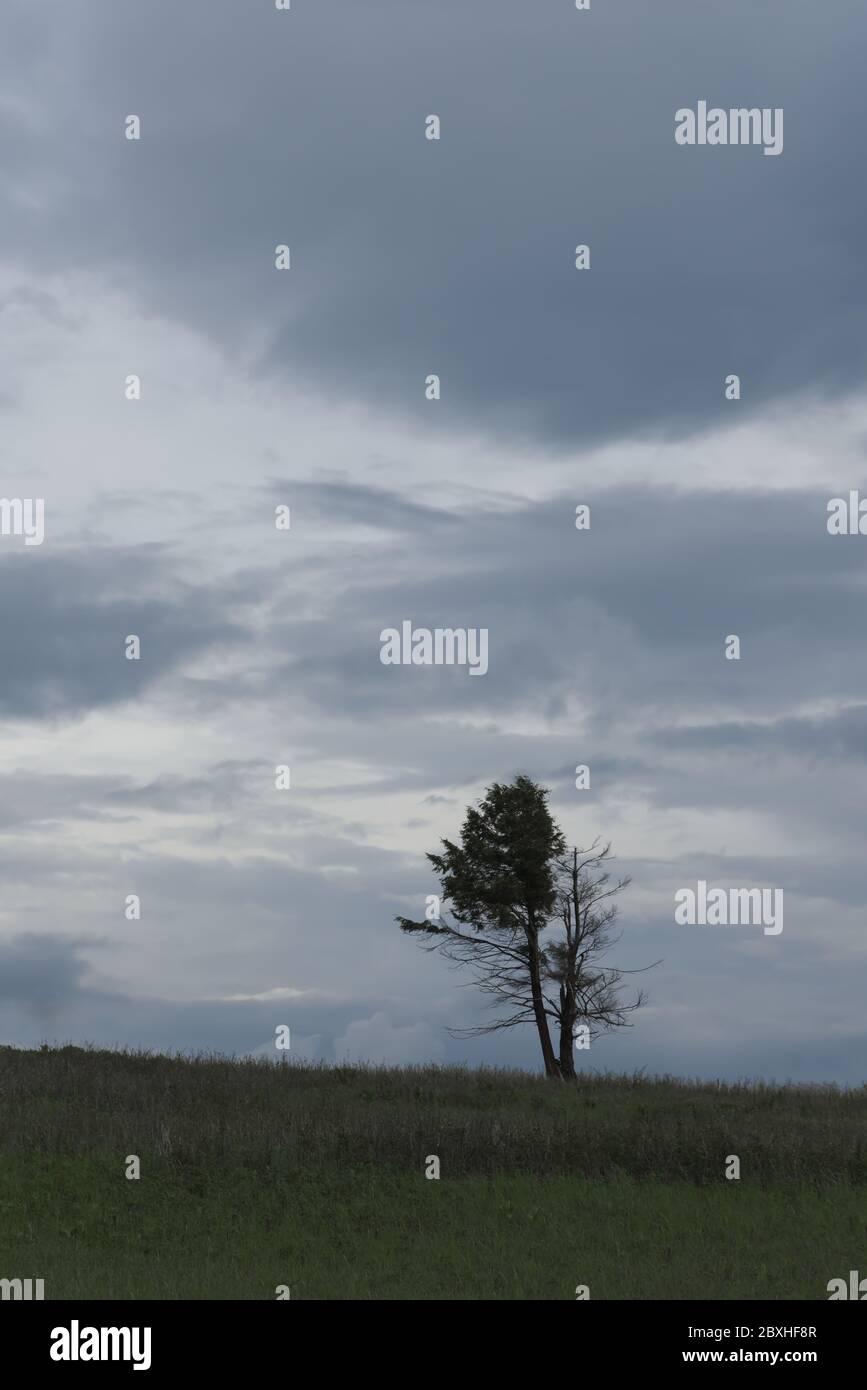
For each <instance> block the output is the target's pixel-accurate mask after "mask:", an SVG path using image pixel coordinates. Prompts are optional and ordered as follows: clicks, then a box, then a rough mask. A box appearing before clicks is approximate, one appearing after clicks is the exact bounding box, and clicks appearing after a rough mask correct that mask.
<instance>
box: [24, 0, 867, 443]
mask: <svg viewBox="0 0 867 1390" xmlns="http://www.w3.org/2000/svg"><path fill="white" fill-rule="evenodd" d="M28 9H29V6H26V5H20V4H19V5H18V6H13V18H12V22H11V25H10V29H9V31H8V33H7V42H6V43H5V44H4V49H5V64H6V67H7V73H8V78H9V81H10V87H11V90H12V92H14V93H19V94H21V96H22V100H23V99H25V98H28V97H29V98H31V99H32V94H33V91H34V90H35V89H36V87H37V86H38V88H39V91H40V93H41V95H40V98H39V101H40V105H39V108H38V119H37V120H36V121H35V123H34V121H33V120H29V119H28V117H27V115H26V114H25V112H24V111H22V110H21V109H19V107H18V106H16V104H15V103H14V102H12V103H10V105H9V106H8V107H7V109H6V111H5V113H4V150H5V151H6V155H7V159H8V178H7V183H6V196H5V199H4V202H5V206H4V208H3V216H4V240H5V243H6V246H7V248H8V252H9V254H10V255H13V256H17V258H18V259H19V260H20V261H21V262H22V263H24V262H28V263H30V264H31V265H33V264H35V265H38V266H39V267H40V268H44V267H46V266H53V267H55V268H59V269H62V270H64V271H66V270H69V269H72V268H75V267H82V268H87V269H91V268H98V270H99V271H100V273H101V274H102V275H103V276H104V277H106V278H107V279H109V280H111V281H113V282H114V283H116V284H118V285H119V286H121V287H122V288H124V289H125V290H128V291H130V292H132V293H133V294H134V295H138V296H140V297H141V298H142V299H143V301H144V302H146V303H147V305H148V307H149V308H150V307H155V308H158V309H159V310H160V311H161V312H163V313H166V314H169V315H172V316H180V317H183V318H185V319H187V320H188V321H190V322H192V323H195V324H197V325H199V326H201V327H204V328H206V329H207V330H208V331H209V332H212V333H213V334H214V335H215V336H216V337H217V338H218V339H219V340H220V341H221V342H222V343H223V344H224V345H225V346H226V347H227V348H232V347H233V346H235V345H237V343H238V342H240V343H241V344H242V345H243V344H244V343H246V342H247V340H248V330H249V331H250V332H254V333H255V334H256V335H257V340H258V341H261V336H262V334H265V335H267V337H268V340H269V346H268V348H267V350H266V351H265V353H264V355H263V357H262V360H261V362H260V368H261V370H263V371H267V372H270V373H273V375H274V376H275V378H277V379H280V380H283V379H289V378H291V379H292V380H298V377H299V374H304V375H306V376H308V377H309V378H311V379H312V380H313V381H314V382H316V383H318V384H320V385H323V386H326V387H328V388H330V389H332V390H334V391H336V392H339V393H341V395H342V396H347V395H348V396H352V397H356V398H358V399H360V400H362V401H364V402H365V403H367V404H369V405H372V406H375V407H377V408H380V409H382V408H384V409H385V410H387V411H400V410H412V409H414V408H417V410H418V412H420V418H421V419H423V421H424V423H425V426H426V427H427V428H428V429H431V430H436V429H437V428H441V427H443V426H446V427H447V426H448V425H449V424H453V423H459V422H466V421H469V422H470V423H474V424H481V425H483V426H485V427H487V428H489V429H492V430H494V431H499V432H503V433H508V434H509V435H511V436H513V435H514V434H515V433H519V434H526V435H528V436H530V437H534V438H536V439H537V440H540V441H544V442H547V443H551V444H557V445H560V444H564V445H570V444H574V443H577V442H581V441H586V440H587V439H591V438H597V437H600V436H611V435H624V434H630V433H634V432H638V431H651V432H661V433H663V434H666V435H678V434H682V433H683V432H685V431H688V430H689V429H691V428H692V427H694V426H697V425H700V424H703V423H706V422H707V421H709V420H711V419H712V418H714V417H716V416H720V415H721V414H722V413H723V412H727V414H726V415H725V418H726V419H729V420H730V419H731V418H732V412H733V411H738V410H747V409H749V408H751V407H752V406H755V405H758V404H761V403H762V402H766V401H768V400H770V399H773V398H776V397H779V396H781V395H782V396H786V395H789V394H793V393H798V392H802V391H804V390H809V391H813V390H815V391H819V392H827V391H836V390H842V389H844V388H846V387H848V386H851V385H853V384H854V383H857V382H860V380H862V378H863V374H864V370H865V367H867V339H865V336H864V334H863V331H862V326H861V321H860V315H859V313H858V312H857V309H856V307H855V306H857V305H858V304H859V303H861V302H862V301H863V298H864V293H865V288H867V285H865V275H867V272H865V269H864V259H863V256H862V254H861V231H860V229H861V226H862V224H863V220H864V216H863V214H864V211H865V194H864V191H863V188H862V186H861V182H860V181H859V180H858V179H857V178H853V174H852V171H853V169H857V168H859V167H860V165H861V155H862V151H863V110H862V94H861V89H862V71H861V63H860V58H859V51H860V40H859V35H860V32H861V24H862V20H863V10H862V7H861V4H860V0H826V3H824V4H821V5H818V4H815V3H813V0H773V2H772V3H768V4H764V5H761V6H757V5H756V4H755V3H754V0H730V2H729V3H727V4H725V5H718V6H696V4H695V3H694V0H660V3H657V4H653V5H648V4H647V3H646V0H623V3H619V4H617V5H605V4H600V5H597V6H594V7H593V10H592V12H588V13H586V14H581V13H578V12H576V11H575V9H574V7H572V6H571V5H569V4H568V3H564V0H557V2H556V3H555V0H535V3H533V4H532V5H530V4H528V3H526V0H474V3H473V4H471V5H470V4H466V3H464V2H463V0H462V3H458V2H457V0H440V3H437V4H434V5H431V4H426V3H421V0H418V3H409V0H406V2H405V3H400V4H397V3H390V2H389V0H379V3H377V4H366V3H359V0H317V3H316V4H315V5H309V6H298V7H293V10H292V11H291V12H286V13H278V12H277V11H275V10H274V9H273V7H272V6H270V5H269V4H267V3H263V4H261V5H255V6H253V5H250V4H248V3H246V0H185V3H184V4H183V5H178V4H177V3H175V0H150V3H148V4H147V5H142V4H140V3H138V0H114V3H113V4H112V5H110V6H106V5H104V4H101V3H97V2H96V0H88V2H87V3H85V0H82V3H80V4H78V5H76V6H75V7H72V8H70V9H69V10H68V11H64V12H60V11H57V10H52V12H51V16H50V20H49V18H48V16H47V15H45V16H43V17H42V18H41V20H40V19H38V18H35V17H34V16H33V15H32V14H28V13H27V11H28ZM699 99H707V100H708V101H709V103H710V104H711V105H714V104H718V105H721V106H723V107H726V108H727V107H729V106H741V105H746V106H758V107H773V108H776V107H782V108H783V109H784V112H785V125H784V132H785V137H784V150H783V153H782V154H781V155H780V156H778V157H775V158H767V157H765V156H764V155H763V153H762V150H761V149H759V148H752V147H750V148H732V147H720V148H707V147H706V148H685V147H678V146H677V145H676V144H675V141H674V113H675V111H676V110H677V109H678V108H680V107H683V106H692V107H694V106H695V104H696V102H697V101H698V100H699ZM19 105H20V103H19ZM25 106H26V102H25ZM129 113H135V114H137V115H139V116H140V117H141V119H142V125H143V138H142V140H141V141H140V142H139V143H137V144H136V143H132V142H128V141H126V140H125V139H124V138H123V133H122V132H123V121H124V118H125V117H126V116H127V114H129ZM430 113H436V114H438V115H439V116H440V117H441V119H442V123H443V127H442V139H441V141H440V142H439V143H436V142H429V141H426V140H425V139H424V137H423V123H424V119H425V117H426V116H427V115H428V114H430ZM46 132H47V135H46ZM40 133H41V134H42V136H43V138H41V139H40V138H39V134H40ZM282 242H286V243H288V244H289V245H290V246H291V248H292V254H293V269H292V270H291V271H290V272H289V273H288V274H285V275H280V274H278V272H277V271H276V270H275V269H274V267H273V249H274V247H275V245H277V244H278V243H282ZM579 242H581V243H583V242H586V243H588V244H590V246H591V252H592V269H591V270H590V271H589V272H581V273H579V272H577V271H576V270H575V269H574V267H573V260H574V249H573V248H574V247H575V246H576V244H578V243H579ZM431 372H436V373H439V374H440V375H441V376H442V378H443V393H444V394H443V400H442V401H441V402H439V403H438V404H437V405H433V406H432V405H430V404H428V403H425V402H424V400H423V381H424V378H425V377H426V375H427V374H428V373H431ZM729 372H737V373H739V374H740V375H741V377H742V379H743V383H744V396H743V401H742V403H741V405H740V406H732V405H731V404H728V403H726V402H725V401H724V399H723V379H724V377H725V375H726V374H727V373H729Z"/></svg>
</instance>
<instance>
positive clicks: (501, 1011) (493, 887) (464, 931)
mask: <svg viewBox="0 0 867 1390" xmlns="http://www.w3.org/2000/svg"><path fill="white" fill-rule="evenodd" d="M547 798H548V793H547V791H546V790H545V788H544V787H540V786H539V785H538V784H537V783H535V782H533V781H532V779H531V778H529V777H527V776H525V775H523V774H521V775H519V776H517V777H516V778H515V780H514V781H513V782H511V783H509V784H502V783H499V782H495V783H494V785H493V786H491V787H489V788H488V790H487V792H486V794H485V796H484V798H483V800H482V801H481V802H480V803H479V805H478V807H470V808H469V809H468V811H467V813H466V816H465V818H464V823H463V826H462V827H461V835H460V843H459V844H453V843H452V842H451V841H450V840H443V841H442V846H443V853H442V854H429V855H428V856H427V857H428V859H429V861H430V863H431V864H432V865H433V867H434V869H435V870H436V872H437V875H438V876H439V880H440V883H441V886H442V896H443V903H446V902H448V903H449V906H450V909H451V913H450V915H451V917H452V919H453V921H447V920H446V919H445V917H444V916H443V914H442V912H441V913H440V915H439V916H438V917H434V918H432V919H426V920H425V921H423V922H417V921H414V920H412V919H411V918H408V917H398V918H397V919H396V920H397V921H398V922H399V924H400V927H401V930H402V931H405V932H411V933H415V934H418V935H421V936H423V937H425V938H426V941H427V945H428V949H429V950H438V951H440V952H441V954H442V955H444V956H445V957H446V958H447V959H448V960H450V961H452V962H454V963H455V964H456V965H466V966H469V967H470V969H471V970H472V972H473V975H474V978H475V982H476V984H477V985H478V988H479V989H480V990H481V992H482V993H483V994H486V995H488V996H490V999H491V1004H492V1007H493V1008H495V1009H496V1010H497V1017H496V1018H495V1019H493V1020H492V1021H491V1022H489V1023H483V1024H479V1025H477V1026H476V1027H472V1028H464V1029H455V1030H453V1031H454V1033H455V1034H456V1036H460V1037H478V1036H480V1035H482V1034H485V1033H493V1032H497V1031H498V1030H499V1029H502V1028H514V1027H516V1026H517V1025H519V1024H523V1023H533V1024H535V1027H536V1031H537V1033H538V1035H539V1044H540V1047H541V1049H542V1060H543V1062H544V1065H545V1074H546V1076H549V1077H557V1078H566V1077H573V1076H574V1075H575V1064H574V1045H575V1039H576V1036H577V1034H578V1030H579V1028H580V1027H581V1025H586V1027H587V1030H588V1037H589V1038H591V1039H592V1038H593V1037H594V1036H597V1035H598V1034H600V1033H603V1032H608V1031H610V1030H611V1029H614V1028H622V1027H626V1026H628V1015H629V1014H631V1013H632V1012H634V1010H635V1009H637V1008H640V1007H641V1005H642V1004H643V1003H644V994H643V993H642V991H640V990H639V991H638V993H637V995H636V997H635V999H634V1000H632V1001H631V1002H628V1003H623V1002H622V1001H621V999H620V997H619V989H620V984H621V981H622V977H623V975H624V974H628V973H632V972H628V971H623V970H618V969H616V968H614V967H603V966H601V965H600V964H599V958H600V957H601V956H602V955H603V954H604V952H606V951H607V950H608V949H609V948H610V947H611V946H612V945H613V944H614V942H615V941H616V940H618V939H619V938H618V937H614V936H613V935H612V933H611V930H610V928H611V926H612V923H613V922H614V920H615V918H616V916H617V906H616V904H615V903H613V902H612V901H611V900H612V899H613V898H614V897H615V896H616V894H618V893H620V892H621V891H622V890H623V889H624V888H625V887H626V886H627V884H628V883H629V879H628V878H623V879H618V880H617V881H615V882H612V881H611V876H610V874H609V873H608V871H607V868H606V860H607V859H608V857H609V855H610V851H611V846H610V844H609V845H605V846H604V847H603V848H601V849H600V848H599V841H598V840H596V841H594V843H593V844H592V845H591V846H590V848H589V849H588V850H581V849H577V848H576V849H573V850H572V851H571V852H569V853H567V851H566V841H565V838H564V836H563V832H562V831H561V830H560V827H559V826H558V825H557V823H556V821H555V820H554V818H553V816H552V815H551V813H550V811H549V810H548V805H547ZM552 933H556V935H553V936H552ZM648 968H650V967H648ZM549 1020H554V1021H555V1022H556V1024H557V1026H558V1027H559V1033H560V1038H559V1053H560V1055H559V1060H558V1057H557V1055H556V1054H555V1052H554V1048H553V1045H552V1042H551V1033H550V1027H549Z"/></svg>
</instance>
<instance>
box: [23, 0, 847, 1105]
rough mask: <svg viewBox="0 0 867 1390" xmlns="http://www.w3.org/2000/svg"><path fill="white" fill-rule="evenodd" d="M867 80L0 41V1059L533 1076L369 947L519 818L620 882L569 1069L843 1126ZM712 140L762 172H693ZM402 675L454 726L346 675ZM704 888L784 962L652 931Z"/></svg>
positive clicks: (496, 1)
mask: <svg viewBox="0 0 867 1390" xmlns="http://www.w3.org/2000/svg"><path fill="white" fill-rule="evenodd" d="M865 40H867V13H865V10H864V6H863V0H823V3H822V4H818V3H813V0H730V3H727V4H725V5H714V6H709V5H697V4H696V3H695V0H654V3H653V4H650V3H649V0H592V6H591V9H590V11H588V12H578V11H576V10H575V8H574V5H573V4H572V3H571V0H532V3H531V0H472V3H468V0H293V3H292V7H291V10H290V11H278V10H276V8H275V7H274V5H273V3H272V0H183V3H178V0H148V3H146V4H142V3H140V0H112V2H111V4H110V5H107V4H105V3H104V0H76V3H75V4H74V5H56V4H55V5H48V6H44V5H39V4H36V3H34V0H7V7H6V15H5V17H4V42H3V45H2V47H0V79H2V80H0V147H2V150H3V159H4V164H5V167H4V170H3V178H2V181H0V199H2V209H0V212H2V234H0V421H2V439H3V451H2V462H3V468H2V484H0V490H2V493H3V495H4V496H5V497H7V498H19V497H20V498H37V497H40V498H44V499H45V539H44V542H43V543H42V544H41V545H31V546H28V545H25V544H24V539H23V537H21V536H15V535H2V536H0V581H2V602H0V644H2V648H0V649H2V656H3V660H2V666H0V718H2V741H0V874H2V888H3V892H2V899H0V1042H10V1043H17V1044H22V1045H34V1044H35V1043H37V1042H39V1041H41V1040H49V1041H55V1040H57V1041H66V1040H73V1041H79V1042H80V1041H84V1040H89V1041H92V1042H96V1043H100V1044H106V1045H116V1044H129V1045H136V1046H150V1047H157V1048H182V1049H187V1048H209V1049H219V1050H224V1051H230V1052H237V1053H242V1052H243V1053H245V1052H257V1051H259V1052H261V1053H262V1055H273V1038H274V1033H275V1028H276V1027H277V1026H278V1025H282V1024H288V1025H289V1026H290V1027H291V1030H292V1040H293V1051H294V1054H295V1055H297V1056H305V1057H321V1058H325V1059H328V1060H334V1059H341V1058H346V1057H348V1058H351V1059H354V1060H360V1059H368V1060H372V1061H387V1062H394V1063H397V1062H405V1061H410V1062H422V1061H426V1060H439V1061H446V1060H454V1061H461V1060H466V1061H468V1062H470V1063H472V1064H476V1063H479V1062H486V1063H489V1064H496V1063H502V1064H509V1065H521V1066H527V1067H530V1068H533V1069H536V1068H537V1067H538V1064H539V1059H538V1056H537V1053H538V1042H537V1040H536V1039H535V1036H534V1035H532V1034H530V1033H520V1032H513V1033H507V1034H500V1035H496V1036H494V1037H492V1038H488V1039H486V1040H482V1041H455V1040H453V1039H452V1038H451V1037H450V1036H449V1034H448V1032H447V1029H448V1028H449V1027H456V1026H461V1025H465V1024H468V1023H472V1022H475V1021H478V1019H479V1018H480V1017H481V1015H480V1012H479V1001H478V999H477V997H476V996H475V995H474V994H473V992H472V991H471V990H469V989H461V988H458V979H457V977H456V976H455V975H454V974H453V973H451V972H450V971H448V970H447V969H445V968H444V966H443V965H442V964H440V963H439V961H438V960H437V958H436V957H433V956H430V955H426V954H424V953H423V952H421V951H420V950H419V949H418V947H417V946H416V945H415V944H414V943H413V942H412V941H411V940H410V939H408V938H407V937H404V936H402V935H401V934H400V932H399V931H398V929H397V927H396V926H395V924H394V920H393V919H394V917H395V915H396V914H398V913H401V914H406V915H409V916H421V915H422V914H423V912H424V905H425V897H426V895H427V894H429V893H433V892H435V891H436V888H437V884H436V881H435V880H434V879H433V878H432V876H431V872H430V868H429V865H428V864H427V861H426V859H425V853H426V852H427V851H432V850H436V849H437V847H438V842H439V839H440V837H441V836H443V835H449V836H451V837H454V836H455V835H456V834H457V832H458V829H459V826H460V822H461V820H462V818H463V814H464V811H465V808H466V806H467V805H468V804H469V803H471V802H473V801H475V800H476V799H478V798H479V797H480V796H481V795H483V793H484V789H485V787H486V786H487V785H489V784H490V783H491V782H492V781H494V780H498V781H503V780H508V779H509V778H511V777H512V776H513V775H514V774H515V773H516V772H519V771H524V772H527V773H529V775H531V776H532V777H534V778H536V779H537V780H539V781H541V782H543V783H544V784H545V785H546V786H548V787H549V788H550V789H551V805H552V809H553V810H554V812H555V814H556V816H557V818H558V820H559V821H560V823H561V824H562V826H563V828H564V831H565V832H566V834H567V836H568V837H569V839H570V841H572V842H577V843H579V844H586V843H587V842H588V841H589V840H592V839H593V837H594V836H595V835H596V834H599V835H601V836H603V838H605V839H610V840H612V841H613V845H614V850H615V852H616V853H617V855H618V867H619V868H620V869H621V870H622V871H623V872H624V873H629V874H631V876H632V879H633V883H632V886H631V887H630V888H629V890H628V893H627V894H626V895H625V896H624V899H623V904H622V923H621V925H622V927H623V938H622V941H621V943H620V946H619V947H618V949H617V952H616V953H615V956H614V959H613V963H616V964H620V965H623V966H627V967H630V966H639V965H643V964H646V963H648V962H649V961H652V960H656V959H660V958H661V959H662V962H663V963H662V964H661V965H660V966H658V967H657V968H656V969H655V970H654V971H653V972H652V974H651V975H649V976H646V977H644V982H645V984H646V987H647V990H648V993H649V1002H648V1005H647V1007H646V1008H645V1009H644V1010H643V1011H642V1012H641V1013H640V1014H638V1015H636V1017H635V1026H634V1027H633V1028H632V1029H631V1030H630V1031H629V1032H628V1033H626V1034H624V1035H622V1036H620V1037H618V1038H616V1039H610V1040H607V1041H606V1040H602V1041H598V1042H596V1043H594V1045H593V1049H592V1052H591V1054H589V1055H588V1054H586V1053H579V1054H578V1056H579V1059H580V1060H581V1061H582V1063H584V1064H586V1065H590V1066H592V1067H594V1068H600V1069H607V1068H611V1069H614V1070H632V1069H633V1068H638V1067H643V1068H646V1069H647V1070H648V1071H651V1072H656V1071H671V1072H676V1073H678V1074H682V1075H701V1076H710V1077H716V1076H720V1077H729V1078H735V1077H743V1076H748V1077H758V1076H765V1077H774V1078H777V1079H785V1078H787V1077H791V1078H793V1079H804V1080H821V1079H825V1080H837V1081H841V1082H851V1083H857V1082H860V1081H862V1080H863V1079H864V1072H863V1058H864V1055H865V1043H867V1022H865V1012H864V1000H865V997H867V931H865V913H864V902H865V895H867V856H865V849H864V847H865V828H867V827H865V807H867V790H865V771H867V643H865V635H867V631H865V618H864V613H865V602H867V585H865V566H867V537H862V536H848V537H831V536H830V535H829V534H828V531H827V527H826V521H827V505H828V502H829V500H830V499H831V498H832V497H836V496H844V497H848V494H849V491H850V490H854V489H859V488H862V489H865V490H867V392H865V389H864V380H865V370H867V333H865V314H864V307H865V300H867V283H865V279H867V275H865V262H864V255H863V247H864V225H865V211H867V206H865V205H867V194H865V187H864V180H863V177H861V171H862V170H863V162H864V123H863V117H864V102H863V55H864V51H865V48H864V46H865ZM704 100H706V101H707V102H708V104H709V105H710V106H719V107H722V108H725V109H728V108H730V107H740V106H746V107H759V108H771V109H777V108H782V109H783V110H784V113H785V124H784V131H785V138H784V149H783V152H782V154H781V155H779V156H778V157H774V158H767V157H765V156H764V154H763V151H762V149H761V148H760V147H752V146H741V147H733V146H728V147H709V146H704V147H697V146H696V147H685V146H679V145H678V144H677V143H676V142H675V139H674V130H675V112H676V111H677V110H678V109H679V108H684V107H691V108H696V107H697V104H698V102H699V101H704ZM431 114H436V115H438V116H439V118H440V122H441V132H440V134H441V138H440V139H439V140H438V141H432V140H427V139H426V138H425V121H426V118H427V117H428V116H429V115H431ZM130 115H137V116H138V117H139V118H140V123H141V138H140V139H139V140H128V139H127V138H125V124H126V122H127V118H128V117H129V116H130ZM281 244H286V245H288V246H289V247H290V250H291V269H290V270H288V271H278V270H277V269H276V267H275V247H276V246H278V245H281ZM578 244H587V245H589V246H590V248H591V265H590V269H588V270H583V271H578V270H576V268H575V248H576V245H578ZM434 373H435V374H437V375H438V376H439V377H440V379H441V399H440V400H438V401H429V400H427V399H426V398H425V380H426V378H427V377H428V376H429V375H431V374H434ZM732 373H736V374H737V375H738V376H739V377H740V381H741V396H740V399H739V400H728V399H726V393H725V380H726V377H727V376H728V375H729V374H732ZM130 374H136V375H138V376H139V377H140V379H141V399H140V400H138V401H130V400H127V399H126V396H125V383H126V380H127V377H128V376H129V375H130ZM579 503H585V504H588V505H589V506H590V507H591V517H592V520H591V527H590V529H589V530H588V531H577V530H576V529H575V524H574V523H575V508H576V505H578V504H579ZM281 504H284V505H288V506H290V507H291V530H289V531H278V530H277V529H276V527H275V508H276V507H278V506H279V505H281ZM405 619H409V620H411V621H412V622H413V624H415V625H419V626H424V627H428V628H431V629H433V628H436V627H452V628H486V629H487V630H488V633H489V669H488V671H487V673H486V674H485V675H484V676H483V677H479V678H471V677H470V676H469V673H468V671H467V670H466V669H460V668H448V667H442V666H440V667H437V666H431V667H409V668H406V667H390V666H384V665H383V664H382V663H381V662H380V660H379V655H380V640H379V635H380V632H381V630H382V629H383V628H385V627H400V624H401V622H402V621H403V620H405ZM128 634H137V635H139V636H140V638H141V659H140V660H139V661H128V660H126V658H125V654H124V644H125V639H126V637H127V635H128ZM729 634H737V635H738V636H739V637H740V639H741V659H740V661H728V660H726V659H725V656H724V644H725V639H726V637H727V636H728V635H729ZM279 764H287V765H289V766H290V767H291V780H292V785H291V789H290V790H288V791H278V790H276V789H275V767H276V766H277V765H279ZM577 764H588V765H589V766H590V768H591V787H590V790H589V791H578V790H576V789H575V785H574V782H575V767H576V765H577ZM699 879H704V880H706V881H708V882H709V883H711V884H712V885H715V886H716V885H719V886H722V887H725V888H729V887H741V888H748V887H753V886H768V887H777V888H780V889H782V890H784V894H785V926H784V930H783V932H782V933H781V934H779V935H776V936H772V935H765V934H764V933H763V932H762V930H761V927H760V926H759V927H756V926H741V927H728V928H722V927H713V926H701V925H696V926H691V927H686V926H679V925H677V924H676V923H675V921H674V906H675V897H674V895H675V893H676V892H677V890H678V889H680V888H683V887H688V886H690V885H692V886H693V887H694V886H695V884H696V883H697V881H698V880H699ZM130 894H136V895H138V896H139V897H140V899H141V905H142V916H141V920H140V921H128V920H126V917H125V913H124V904H125V900H126V898H127V896H128V895H130Z"/></svg>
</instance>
